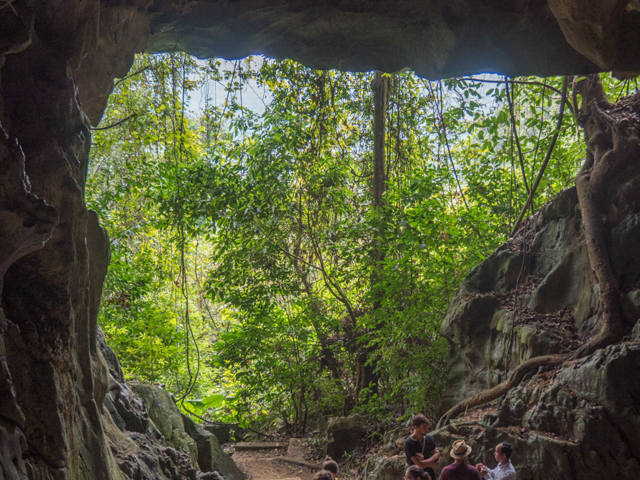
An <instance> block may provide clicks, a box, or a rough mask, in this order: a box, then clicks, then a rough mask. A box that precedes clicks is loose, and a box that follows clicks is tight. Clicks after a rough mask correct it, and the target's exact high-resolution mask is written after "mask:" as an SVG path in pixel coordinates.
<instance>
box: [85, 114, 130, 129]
mask: <svg viewBox="0 0 640 480" xmlns="http://www.w3.org/2000/svg"><path fill="white" fill-rule="evenodd" d="M137 115H138V114H137V113H132V114H131V115H129V116H128V117H125V118H123V119H122V120H118V121H117V122H116V123H112V124H111V125H107V126H106V127H91V130H93V131H96V130H109V129H110V128H114V127H117V126H118V125H122V124H123V123H124V122H126V121H127V120H130V119H132V118H133V117H135V116H137Z"/></svg>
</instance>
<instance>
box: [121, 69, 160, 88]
mask: <svg viewBox="0 0 640 480" xmlns="http://www.w3.org/2000/svg"><path fill="white" fill-rule="evenodd" d="M150 68H151V65H147V66H144V67H142V68H141V69H139V70H136V71H135V72H133V73H132V74H130V75H127V76H126V77H122V78H120V79H119V80H118V81H117V82H115V83H114V84H113V88H114V89H115V88H116V87H117V86H118V85H120V84H121V83H122V82H125V81H127V80H129V79H130V78H131V77H135V76H136V75H138V74H140V73H142V72H144V71H145V70H149V69H150Z"/></svg>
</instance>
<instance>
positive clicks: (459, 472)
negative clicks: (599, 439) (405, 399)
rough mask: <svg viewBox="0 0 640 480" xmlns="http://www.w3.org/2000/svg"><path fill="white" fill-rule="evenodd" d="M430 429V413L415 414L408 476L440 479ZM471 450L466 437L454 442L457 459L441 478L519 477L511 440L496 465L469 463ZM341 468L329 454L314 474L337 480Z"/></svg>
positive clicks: (407, 449)
mask: <svg viewBox="0 0 640 480" xmlns="http://www.w3.org/2000/svg"><path fill="white" fill-rule="evenodd" d="M428 432H429V421H428V420H427V417H425V416H424V415H416V416H415V417H413V433H412V434H411V435H409V436H408V437H407V439H406V440H405V441H404V453H405V456H406V457H407V463H408V464H409V467H408V468H407V470H406V471H405V472H404V480H436V475H435V472H434V471H433V468H434V467H438V466H439V465H440V450H439V449H438V447H437V446H436V442H435V440H434V439H433V437H432V436H431V435H428ZM471 450H472V449H471V446H470V445H467V443H466V442H465V441H464V440H463V439H460V440H456V441H455V442H453V445H452V446H451V451H450V452H449V455H451V458H453V460H454V461H453V463H452V464H450V465H447V466H446V467H444V468H443V469H442V471H441V472H440V478H439V480H481V479H485V480H516V470H515V469H514V468H513V465H512V464H511V453H512V449H511V445H510V444H509V443H508V442H501V443H499V444H498V445H496V449H495V451H494V452H493V456H494V458H495V459H496V462H497V463H498V465H497V466H496V468H493V469H491V468H489V467H487V466H486V465H484V464H483V463H477V464H476V465H475V466H473V465H469V463H468V461H467V459H468V456H469V454H470V453H471ZM338 472H339V470H338V463H337V462H336V461H335V460H333V459H332V458H331V457H326V459H325V461H324V463H323V464H322V470H320V471H319V472H317V473H316V474H315V475H314V476H313V480H335V478H336V477H337V476H338Z"/></svg>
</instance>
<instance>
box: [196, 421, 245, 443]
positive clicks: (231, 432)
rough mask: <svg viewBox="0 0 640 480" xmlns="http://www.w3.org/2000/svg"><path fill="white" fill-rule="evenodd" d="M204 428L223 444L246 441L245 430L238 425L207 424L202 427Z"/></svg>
mask: <svg viewBox="0 0 640 480" xmlns="http://www.w3.org/2000/svg"><path fill="white" fill-rule="evenodd" d="M202 428H204V429H205V430H206V431H207V432H210V433H212V434H213V435H215V437H216V438H217V439H218V442H220V443H221V444H225V443H230V442H237V441H241V440H243V439H244V429H242V428H240V426H239V425H238V424H237V423H219V422H216V423H207V424H206V425H202Z"/></svg>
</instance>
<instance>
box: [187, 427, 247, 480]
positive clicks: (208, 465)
mask: <svg viewBox="0 0 640 480" xmlns="http://www.w3.org/2000/svg"><path fill="white" fill-rule="evenodd" d="M182 420H183V422H184V429H185V431H186V433H187V434H188V435H189V436H190V437H191V438H193V439H194V440H195V442H196V445H197V448H198V465H199V466H200V470H202V471H203V472H214V471H215V472H219V473H220V474H221V475H222V476H223V477H224V478H225V480H244V478H245V476H244V474H243V473H242V471H241V470H240V469H239V468H238V466H237V465H236V464H235V462H234V461H233V460H232V459H231V457H230V456H229V455H227V454H226V453H225V452H224V450H222V447H221V446H220V442H218V439H217V438H216V436H215V435H213V434H212V433H210V432H208V431H206V430H205V429H203V428H200V426H199V425H197V424H196V423H195V422H194V421H193V420H191V419H190V418H189V417H187V416H185V415H182Z"/></svg>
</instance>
